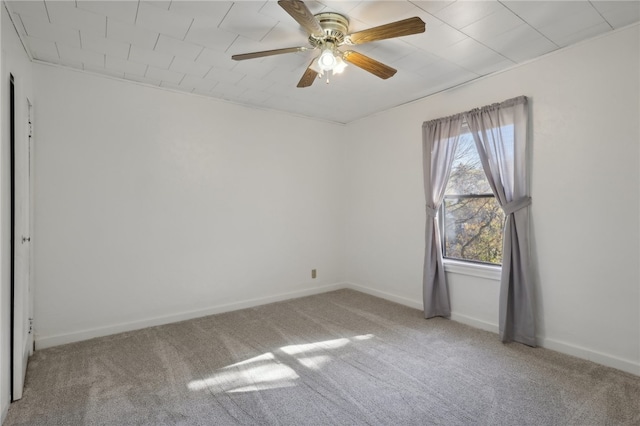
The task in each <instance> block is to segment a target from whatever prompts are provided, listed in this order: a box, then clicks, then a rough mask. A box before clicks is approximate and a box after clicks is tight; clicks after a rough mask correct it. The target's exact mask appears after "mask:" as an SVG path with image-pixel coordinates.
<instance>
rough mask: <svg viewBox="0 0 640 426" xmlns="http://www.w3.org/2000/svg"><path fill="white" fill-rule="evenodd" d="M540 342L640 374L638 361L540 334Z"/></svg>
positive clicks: (566, 352)
mask: <svg viewBox="0 0 640 426" xmlns="http://www.w3.org/2000/svg"><path fill="white" fill-rule="evenodd" d="M538 344H539V345H540V346H541V347H543V348H545V349H550V350H552V351H556V352H561V353H563V354H567V355H571V356H575V357H576V358H581V359H586V360H588V361H592V362H595V363H597V364H602V365H605V366H607V367H612V368H615V369H618V370H622V371H624V372H626V373H631V374H635V375H636V376H640V363H638V362H633V361H630V360H627V359H623V358H618V357H616V356H613V355H609V354H604V353H602V352H598V351H594V350H592V349H587V348H583V347H580V346H576V345H572V344H569V343H565V342H559V341H557V340H554V339H548V338H545V337H540V336H538Z"/></svg>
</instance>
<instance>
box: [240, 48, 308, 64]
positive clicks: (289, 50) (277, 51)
mask: <svg viewBox="0 0 640 426" xmlns="http://www.w3.org/2000/svg"><path fill="white" fill-rule="evenodd" d="M305 50H310V49H309V48H308V47H303V46H302V47H286V48H284V49H274V50H263V51H262V52H252V53H241V54H239V55H233V56H232V57H231V59H233V60H235V61H243V60H245V59H253V58H262V57H263V56H271V55H281V54H283V53H295V52H304V51H305Z"/></svg>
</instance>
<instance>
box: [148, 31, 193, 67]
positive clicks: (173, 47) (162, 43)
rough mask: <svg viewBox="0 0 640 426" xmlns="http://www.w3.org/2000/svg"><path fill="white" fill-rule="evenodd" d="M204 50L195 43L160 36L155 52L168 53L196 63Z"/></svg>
mask: <svg viewBox="0 0 640 426" xmlns="http://www.w3.org/2000/svg"><path fill="white" fill-rule="evenodd" d="M202 49H204V48H203V47H202V46H198V45H196V44H193V43H189V42H186V41H182V40H177V39H175V38H172V37H169V36H166V35H164V34H160V37H159V38H158V43H157V44H156V47H155V48H154V50H156V51H158V52H162V53H166V54H169V55H173V56H179V57H181V58H184V59H189V60H191V61H194V60H195V59H196V58H197V57H198V55H199V54H200V52H202Z"/></svg>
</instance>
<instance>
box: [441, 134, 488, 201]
mask: <svg viewBox="0 0 640 426" xmlns="http://www.w3.org/2000/svg"><path fill="white" fill-rule="evenodd" d="M445 194H458V195H460V194H491V187H490V186H489V182H488V181H487V177H486V175H485V174H484V170H483V169H482V163H481V162H480V156H479V155H478V150H477V149H476V145H475V143H474V141H473V136H471V134H470V133H463V134H462V135H460V140H459V142H458V147H457V149H456V153H455V156H454V158H453V164H452V165H451V176H450V177H449V182H447V189H446V191H445Z"/></svg>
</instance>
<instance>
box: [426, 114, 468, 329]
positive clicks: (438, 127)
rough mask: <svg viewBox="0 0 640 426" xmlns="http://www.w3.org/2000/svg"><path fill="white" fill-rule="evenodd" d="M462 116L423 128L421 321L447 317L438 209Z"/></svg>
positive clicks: (447, 301) (447, 309)
mask: <svg viewBox="0 0 640 426" xmlns="http://www.w3.org/2000/svg"><path fill="white" fill-rule="evenodd" d="M462 120H463V116H462V114H458V115H455V116H452V117H447V118H441V119H438V120H432V121H426V122H424V123H423V125H422V164H423V170H424V193H425V194H424V195H425V200H426V209H427V223H426V229H425V244H426V247H425V253H424V271H423V281H422V287H423V289H422V291H423V293H422V294H423V299H424V317H425V318H432V317H437V316H441V317H449V316H450V315H451V306H450V303H449V289H448V288H447V281H446V276H445V273H444V266H443V264H442V243H441V239H440V227H439V226H438V209H439V208H440V204H441V203H442V199H443V198H444V192H445V189H446V187H447V181H448V180H449V175H450V174H451V165H452V163H453V156H454V153H455V151H456V147H457V146H458V140H459V139H460V130H461V129H462Z"/></svg>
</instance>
